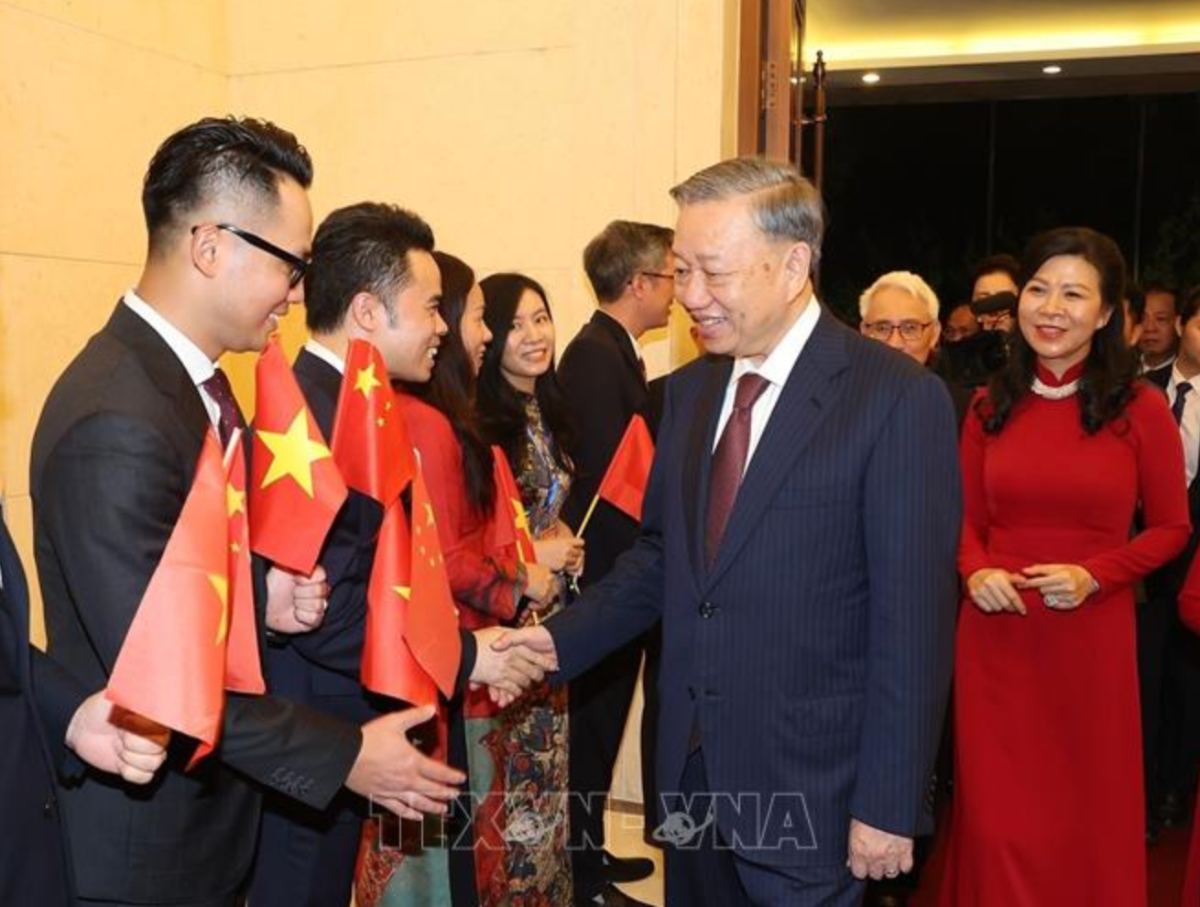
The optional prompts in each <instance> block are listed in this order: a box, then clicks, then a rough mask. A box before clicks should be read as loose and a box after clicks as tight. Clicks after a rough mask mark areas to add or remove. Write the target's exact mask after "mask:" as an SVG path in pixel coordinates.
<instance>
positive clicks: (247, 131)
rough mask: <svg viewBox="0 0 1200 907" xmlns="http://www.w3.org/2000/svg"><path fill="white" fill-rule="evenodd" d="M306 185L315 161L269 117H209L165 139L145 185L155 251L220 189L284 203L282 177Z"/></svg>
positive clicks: (144, 209)
mask: <svg viewBox="0 0 1200 907" xmlns="http://www.w3.org/2000/svg"><path fill="white" fill-rule="evenodd" d="M281 174H286V175H287V176H290V177H291V178H292V179H294V180H295V181H296V182H297V183H299V184H300V185H301V186H303V187H304V188H305V189H307V188H308V187H309V186H310V185H312V175H313V171H312V160H311V159H310V158H309V156H308V152H307V151H305V150H304V146H303V145H301V144H300V142H299V141H298V140H297V139H296V137H295V136H294V135H292V133H290V132H288V131H287V130H286V129H281V128H280V127H278V126H276V125H275V124H274V123H269V122H267V121H266V120H255V119H251V118H249V117H246V118H238V117H232V116H229V117H205V118H204V119H203V120H199V121H197V122H195V123H192V124H191V125H190V126H184V127H183V128H182V129H180V130H179V131H178V132H176V133H175V134H173V135H172V136H170V137H169V138H168V139H167V140H166V141H165V142H163V143H162V144H161V145H160V146H159V148H158V151H156V152H155V154H154V158H153V159H152V160H151V161H150V166H149V168H147V170H146V177H145V180H144V182H143V184H142V212H143V213H144V214H145V217H146V231H147V232H148V233H149V235H150V251H151V252H152V253H153V252H154V251H155V250H156V249H158V248H160V247H161V245H162V243H163V242H164V241H165V240H166V239H167V238H168V237H169V236H170V235H171V234H172V233H174V232H175V231H177V230H181V229H187V228H188V227H190V226H192V225H191V224H190V223H188V216H189V215H190V214H191V213H192V212H193V211H195V210H196V209H197V208H199V207H201V206H202V205H204V204H205V203H206V202H208V201H209V200H210V199H212V198H213V197H215V196H216V195H218V194H219V193H221V192H233V193H237V192H240V193H245V192H247V191H249V192H252V193H256V194H257V195H258V196H259V197H260V198H261V199H262V201H263V202H265V203H266V204H267V205H270V206H274V205H276V204H278V202H279V185H278V183H279V177H280V175H281Z"/></svg>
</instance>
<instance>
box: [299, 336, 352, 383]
mask: <svg viewBox="0 0 1200 907" xmlns="http://www.w3.org/2000/svg"><path fill="white" fill-rule="evenodd" d="M304 348H305V349H306V350H308V351H309V352H310V353H312V354H313V355H314V356H316V357H317V358H318V359H320V360H321V361H322V362H326V363H328V364H329V365H332V366H333V367H334V368H335V369H337V370H338V373H339V374H342V375H344V374H346V360H345V359H343V358H342V357H341V356H339V355H338V354H337V353H335V352H334V351H333V350H331V349H330V348H329V347H327V346H326V345H325V344H323V343H321V341H319V340H314V339H313V338H312V337H309V338H308V339H307V340H306V341H304Z"/></svg>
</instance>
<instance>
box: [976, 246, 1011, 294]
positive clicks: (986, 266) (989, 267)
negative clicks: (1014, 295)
mask: <svg viewBox="0 0 1200 907" xmlns="http://www.w3.org/2000/svg"><path fill="white" fill-rule="evenodd" d="M1000 273H1003V274H1007V275H1008V276H1009V277H1011V278H1012V282H1013V283H1015V284H1016V285H1017V286H1018V287H1019V286H1020V285H1021V263H1020V262H1019V261H1017V259H1016V258H1015V257H1014V256H1012V255H1008V254H1007V253H1004V252H1000V253H998V254H996V255H989V256H988V257H987V258H984V259H982V260H981V261H979V262H978V263H977V264H976V265H975V268H974V269H973V270H972V271H971V289H972V290H973V289H974V288H975V283H976V281H978V280H979V278H980V277H983V276H984V275H986V274H1000Z"/></svg>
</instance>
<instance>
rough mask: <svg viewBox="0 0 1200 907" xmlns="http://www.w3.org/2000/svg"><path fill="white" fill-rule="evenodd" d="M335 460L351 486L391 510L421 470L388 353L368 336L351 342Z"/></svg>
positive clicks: (335, 430) (340, 398)
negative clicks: (390, 372) (397, 396)
mask: <svg viewBox="0 0 1200 907" xmlns="http://www.w3.org/2000/svg"><path fill="white" fill-rule="evenodd" d="M333 459H334V462H336V463H337V465H338V468H339V469H340V470H341V473H342V477H343V478H344V479H345V480H346V484H347V485H349V486H350V487H351V488H353V489H354V490H355V491H359V492H362V493H363V494H365V495H367V496H368V497H371V498H374V499H375V500H376V501H378V502H379V503H381V504H382V505H383V506H384V509H385V510H386V509H387V508H388V507H390V506H391V504H392V502H393V501H394V500H396V498H397V497H399V495H400V492H401V491H403V490H404V487H405V486H406V485H407V484H408V483H409V482H410V481H411V480H412V477H413V473H414V472H416V461H415V460H414V458H413V452H412V444H410V443H409V440H408V432H407V431H405V428H404V423H403V422H402V421H401V418H400V411H399V408H398V407H397V406H396V399H395V394H394V393H393V391H392V385H391V381H390V379H389V377H388V372H387V368H386V367H385V366H384V364H383V357H382V356H380V355H379V350H377V349H375V347H374V346H372V345H371V344H370V343H368V342H367V341H365V340H352V341H350V349H349V351H348V352H347V355H346V371H345V374H344V376H343V378H342V389H341V393H340V394H339V395H338V404H337V417H336V418H335V419H334V423H333Z"/></svg>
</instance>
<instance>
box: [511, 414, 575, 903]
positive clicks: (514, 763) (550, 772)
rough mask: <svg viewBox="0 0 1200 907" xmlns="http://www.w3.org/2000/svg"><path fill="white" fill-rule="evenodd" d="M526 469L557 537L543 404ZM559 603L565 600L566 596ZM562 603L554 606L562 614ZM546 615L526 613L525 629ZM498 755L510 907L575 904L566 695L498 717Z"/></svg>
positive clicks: (544, 688)
mask: <svg viewBox="0 0 1200 907" xmlns="http://www.w3.org/2000/svg"><path fill="white" fill-rule="evenodd" d="M525 414H526V425H527V429H526V438H525V456H524V458H523V460H524V466H523V468H522V469H521V472H520V474H518V475H517V476H516V479H517V484H518V486H519V487H520V489H521V498H522V500H523V503H524V504H525V509H526V510H527V511H528V515H529V525H530V529H531V531H532V533H533V537H534V538H535V539H537V538H541V537H544V536H547V535H553V534H554V532H555V531H556V528H557V526H558V518H559V512H560V511H561V510H562V505H563V503H564V502H565V501H566V498H567V492H568V491H569V490H570V486H571V475H570V473H569V472H567V471H566V470H565V469H563V468H562V467H561V466H559V465H558V463H557V461H556V460H555V459H554V439H553V437H552V436H551V434H550V432H549V430H548V429H547V428H546V423H545V421H544V420H543V418H542V413H541V410H540V409H539V408H538V404H537V400H536V398H534V397H532V396H531V397H529V398H527V400H526V403H525ZM560 598H561V596H560ZM560 607H561V604H556V605H555V606H554V609H555V610H557V609H558V608H560ZM544 616H545V612H543V613H542V614H534V613H533V612H530V611H526V612H525V613H524V614H523V615H522V617H521V620H520V623H521V624H527V623H532V622H533V621H534V620H540V619H542V618H543V617H544ZM491 743H492V748H493V753H494V755H495V756H496V759H497V763H498V764H499V765H501V766H502V767H503V773H504V789H505V792H506V794H507V799H506V814H507V815H506V823H505V835H504V837H505V866H506V870H507V875H508V890H509V899H508V903H509V904H510V905H512V907H534V905H537V907H541V905H546V907H550V905H560V904H570V903H571V898H572V885H571V861H570V854H569V853H568V851H567V832H568V828H567V792H568V789H569V785H568V781H567V688H566V687H565V686H558V687H551V686H550V685H549V684H542V685H541V686H539V687H534V689H533V690H531V691H530V692H529V693H527V694H526V695H525V696H524V697H522V698H521V699H520V700H518V701H517V702H516V703H514V704H513V705H512V706H511V707H510V708H508V709H506V710H505V711H504V712H502V713H501V715H500V727H499V729H498V733H497V734H496V735H495V736H494V737H493V738H492V741H491Z"/></svg>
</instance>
